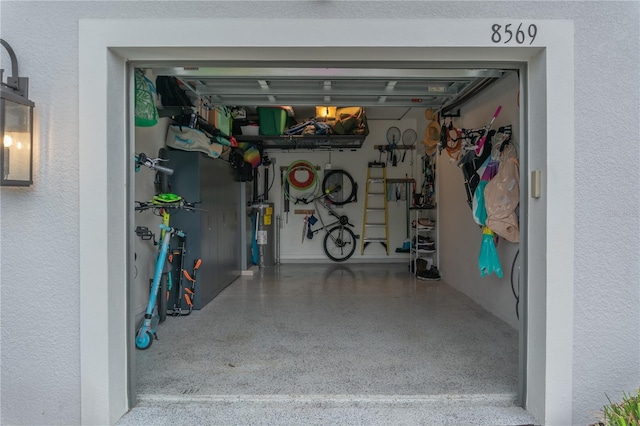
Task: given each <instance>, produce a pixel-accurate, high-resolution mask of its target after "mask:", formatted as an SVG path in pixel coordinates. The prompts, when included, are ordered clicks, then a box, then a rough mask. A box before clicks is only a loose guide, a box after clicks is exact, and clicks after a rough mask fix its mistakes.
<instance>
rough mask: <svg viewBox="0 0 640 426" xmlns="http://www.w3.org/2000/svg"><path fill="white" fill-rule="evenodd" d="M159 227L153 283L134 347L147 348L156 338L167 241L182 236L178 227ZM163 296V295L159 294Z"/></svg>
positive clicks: (167, 246)
mask: <svg viewBox="0 0 640 426" xmlns="http://www.w3.org/2000/svg"><path fill="white" fill-rule="evenodd" d="M160 229H161V230H162V231H164V237H163V238H162V243H161V245H160V253H159V255H158V260H157V261H156V269H155V273H154V275H153V284H152V285H151V294H150V295H149V302H148V303H147V309H146V311H145V313H144V319H143V320H142V324H141V325H140V328H138V331H137V332H136V347H137V348H138V349H142V350H144V349H148V348H149V346H151V343H153V340H154V339H157V338H158V336H157V335H156V330H157V328H158V323H159V322H160V316H159V315H158V310H157V307H156V299H157V297H158V289H159V288H160V279H161V278H162V273H163V269H164V265H165V262H166V260H167V252H168V251H169V241H170V240H171V237H172V236H174V235H176V236H178V237H184V232H182V231H181V230H179V229H175V228H172V227H170V226H166V225H164V224H160ZM161 297H163V296H161Z"/></svg>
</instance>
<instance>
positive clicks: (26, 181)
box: [0, 39, 34, 186]
mask: <svg viewBox="0 0 640 426" xmlns="http://www.w3.org/2000/svg"><path fill="white" fill-rule="evenodd" d="M0 43H1V44H2V46H3V47H4V48H5V49H6V50H7V52H8V53H9V57H10V58H11V77H7V82H6V83H5V82H4V80H3V73H4V70H0V88H1V98H0V140H2V150H0V185H2V186H29V185H31V184H32V183H33V171H32V167H33V107H34V103H33V102H31V101H30V100H29V78H28V77H19V76H18V60H17V59H16V54H15V53H14V52H13V49H12V48H11V46H10V45H9V43H7V42H6V41H4V40H2V39H0Z"/></svg>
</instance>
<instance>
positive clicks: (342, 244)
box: [295, 171, 360, 262]
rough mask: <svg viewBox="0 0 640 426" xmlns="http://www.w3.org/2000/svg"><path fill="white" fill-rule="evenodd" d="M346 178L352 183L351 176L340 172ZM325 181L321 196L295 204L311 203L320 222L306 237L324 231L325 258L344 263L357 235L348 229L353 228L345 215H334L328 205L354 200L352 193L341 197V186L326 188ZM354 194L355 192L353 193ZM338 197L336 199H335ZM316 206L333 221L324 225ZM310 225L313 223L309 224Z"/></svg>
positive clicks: (351, 251)
mask: <svg viewBox="0 0 640 426" xmlns="http://www.w3.org/2000/svg"><path fill="white" fill-rule="evenodd" d="M341 172H342V173H344V174H345V175H346V176H348V177H349V179H350V182H353V179H352V178H351V176H349V175H348V174H347V173H346V172H344V171H341ZM326 182H327V179H326V178H325V180H324V182H323V189H324V192H323V194H321V195H317V196H314V197H313V198H311V199H306V198H296V199H295V204H298V203H303V204H311V203H313V204H314V206H315V210H316V211H317V212H318V219H319V221H320V225H321V226H320V227H319V228H318V229H310V228H309V231H308V233H307V236H309V234H311V236H313V235H314V234H317V233H318V232H320V231H322V230H324V231H325V232H326V234H325V236H324V240H323V243H322V244H323V248H324V253H325V254H326V255H327V257H328V258H329V259H331V260H333V261H335V262H344V261H345V260H347V259H349V258H350V257H351V256H353V253H354V252H355V250H356V240H357V239H358V238H360V236H359V235H356V234H354V233H353V231H352V230H351V229H350V228H349V227H352V228H353V227H354V225H353V224H352V223H350V222H349V218H348V217H347V216H346V215H339V214H338V213H336V212H335V211H334V210H333V209H332V208H331V206H330V204H335V205H342V204H346V203H347V202H349V201H348V200H352V199H354V198H355V195H354V194H353V192H352V193H351V196H349V197H345V198H343V197H341V196H340V194H342V186H341V185H336V186H333V187H326ZM354 192H355V191H354ZM336 195H339V196H338V197H335V196H336ZM334 197H335V198H336V199H339V201H337V202H336V201H334ZM318 204H320V205H322V206H323V207H324V208H325V209H327V211H328V212H329V215H330V216H333V217H334V218H336V220H335V221H333V222H331V223H328V224H325V221H324V219H323V218H322V215H321V214H320V210H319V209H318ZM309 223H310V224H311V225H314V224H315V223H311V222H309Z"/></svg>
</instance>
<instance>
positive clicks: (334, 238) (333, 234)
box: [324, 225, 356, 262]
mask: <svg viewBox="0 0 640 426" xmlns="http://www.w3.org/2000/svg"><path fill="white" fill-rule="evenodd" d="M354 251H356V236H355V234H354V233H353V231H352V230H351V229H349V228H347V227H346V226H340V225H338V226H336V227H335V228H331V229H330V230H329V232H327V233H326V235H325V236H324V253H325V254H326V255H327V257H329V259H331V260H334V261H336V262H343V261H345V260H347V259H348V258H350V257H351V256H352V255H353V252H354Z"/></svg>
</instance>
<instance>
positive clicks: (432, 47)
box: [79, 19, 574, 424]
mask: <svg viewBox="0 0 640 426" xmlns="http://www.w3.org/2000/svg"><path fill="white" fill-rule="evenodd" d="M520 22H522V21H518V20H502V19H500V20H485V19H480V20H406V21H405V20H391V19H389V20H371V19H364V20H356V19H344V20H332V21H327V20H249V19H243V20H233V19H226V20H215V19H211V20H208V19H202V20H179V19H176V20H167V19H163V20H80V23H79V89H80V91H79V93H80V95H79V96H80V99H79V110H80V114H79V115H80V116H79V123H80V124H79V134H80V140H79V158H80V165H79V169H80V175H79V179H80V180H79V185H80V303H81V305H80V306H81V313H80V338H81V341H80V356H81V361H80V362H81V413H82V414H81V416H82V419H81V420H82V423H83V424H95V423H100V424H104V423H109V424H112V423H114V422H115V421H117V419H118V418H119V417H121V416H122V415H123V414H124V413H125V412H126V411H127V410H128V409H129V408H130V407H129V401H128V399H127V390H128V385H129V383H130V381H129V376H128V371H129V370H130V368H131V366H130V365H129V363H130V362H131V360H133V356H132V354H130V353H128V352H127V351H128V347H133V345H127V336H128V335H129V332H128V327H130V324H128V322H127V303H128V300H127V288H126V283H127V279H128V273H127V267H128V265H129V262H128V259H129V257H130V256H129V253H128V251H127V250H123V247H127V241H128V239H129V234H130V229H129V227H130V218H131V215H132V213H131V212H130V211H129V210H131V209H130V208H129V207H130V206H129V204H128V198H129V193H128V190H127V182H128V180H129V177H130V176H129V175H130V173H131V172H132V167H133V166H132V161H130V160H131V156H132V147H131V146H130V145H129V143H128V140H130V136H131V135H130V133H131V129H129V128H128V118H129V114H128V113H129V112H130V105H128V102H129V100H128V96H127V93H128V90H129V86H128V82H129V80H128V78H129V75H128V63H129V62H130V61H136V62H145V61H146V62H152V61H164V62H167V61H175V62H176V63H180V62H181V63H185V62H186V61H206V60H207V59H209V60H210V59H211V58H215V59H216V60H229V61H231V60H244V61H246V60H251V61H261V60H262V61H278V60H281V61H291V60H292V59H294V58H296V59H308V60H318V61H329V60H332V61H341V60H342V61H347V60H348V61H354V60H356V61H357V60H362V61H366V60H367V59H371V57H372V56H371V55H372V53H373V54H374V55H375V59H376V60H377V61H385V60H387V61H393V60H395V61H407V62H410V61H416V60H420V61H421V62H424V61H426V60H429V61H435V62H461V61H462V62H469V61H470V62H484V63H505V62H508V63H514V62H521V63H525V64H526V70H527V74H528V78H527V79H526V87H523V96H521V99H522V100H523V102H521V104H522V108H523V109H524V114H526V115H525V120H527V122H528V125H527V126H524V125H523V127H525V128H526V129H528V130H527V131H528V134H527V135H526V137H527V140H528V141H529V143H528V145H527V146H528V152H527V157H526V161H527V162H528V168H527V170H540V171H542V189H543V191H542V196H541V197H540V198H539V199H531V198H529V197H527V200H528V202H527V203H526V205H525V206H524V207H525V208H524V209H523V210H521V214H526V215H527V218H528V225H527V226H528V229H527V231H528V232H527V233H528V236H529V238H528V239H527V241H526V242H524V243H525V244H526V245H527V253H528V256H527V258H526V260H525V265H524V266H525V267H526V271H527V272H526V274H527V276H526V281H527V283H528V290H527V296H528V297H527V299H526V300H527V307H526V308H527V312H528V315H527V322H526V333H525V336H526V339H527V342H526V347H527V356H526V365H527V368H526V396H527V398H526V404H525V405H526V409H527V410H528V411H529V412H530V413H531V414H533V415H534V416H535V417H536V418H537V419H538V420H539V421H540V422H541V423H543V424H570V423H571V407H572V388H573V386H572V363H573V351H572V346H573V265H574V262H573V251H574V132H573V126H572V125H569V126H567V125H566V123H573V114H574V93H573V91H574V89H573V87H574V86H573V79H574V72H573V23H572V22H571V21H561V20H553V21H544V20H530V21H526V22H524V28H527V27H528V26H529V25H531V24H535V25H536V28H537V32H536V37H535V39H534V40H533V42H532V43H531V44H529V41H530V40H529V39H526V41H525V43H524V44H518V43H516V42H514V41H512V42H511V43H510V44H508V45H506V46H507V47H508V48H499V47H501V46H505V44H504V43H502V41H503V40H504V39H503V40H501V41H500V43H495V42H494V41H495V39H494V41H492V39H491V37H492V35H493V34H494V32H493V31H492V26H493V25H494V24H499V25H501V28H504V26H506V25H507V24H512V28H517V26H518V24H519V23H520ZM243 27H244V28H247V27H251V28H252V31H250V32H249V31H246V32H245V31H237V29H238V28H243ZM328 28H330V29H331V30H330V31H328V30H327V29H328ZM452 28H455V29H456V30H455V31H451V29H452ZM253 34H262V35H263V36H262V37H261V38H260V39H257V38H256V37H254V36H253ZM382 35H383V36H382ZM525 35H526V33H525ZM345 43H348V45H345ZM330 46H341V47H340V48H336V47H330ZM551 147H553V149H551ZM524 181H527V180H526V179H524ZM547 182H550V183H552V184H551V185H549V184H547ZM531 230H535V232H530V231H531Z"/></svg>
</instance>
